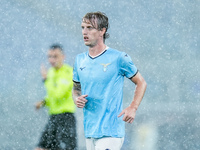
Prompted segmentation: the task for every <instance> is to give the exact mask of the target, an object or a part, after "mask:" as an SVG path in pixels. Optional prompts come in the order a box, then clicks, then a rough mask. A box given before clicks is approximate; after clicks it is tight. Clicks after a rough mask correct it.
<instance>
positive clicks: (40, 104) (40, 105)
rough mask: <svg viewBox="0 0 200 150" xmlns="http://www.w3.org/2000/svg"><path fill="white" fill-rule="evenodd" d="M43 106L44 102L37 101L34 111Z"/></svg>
mask: <svg viewBox="0 0 200 150" xmlns="http://www.w3.org/2000/svg"><path fill="white" fill-rule="evenodd" d="M43 106H44V102H43V101H39V102H37V103H36V104H35V109H36V110H38V109H40V108H41V107H43Z"/></svg>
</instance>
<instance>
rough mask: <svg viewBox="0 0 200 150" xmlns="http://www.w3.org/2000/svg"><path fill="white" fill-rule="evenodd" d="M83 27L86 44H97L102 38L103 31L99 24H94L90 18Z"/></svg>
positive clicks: (84, 22) (92, 45) (83, 23)
mask: <svg viewBox="0 0 200 150" xmlns="http://www.w3.org/2000/svg"><path fill="white" fill-rule="evenodd" d="M81 27H82V35H83V39H84V43H85V45H86V46H89V47H94V46H95V45H97V44H98V42H99V39H100V38H102V31H100V30H98V29H97V28H98V27H97V24H96V23H95V26H92V24H91V23H90V22H89V20H84V21H83V22H82V24H81Z"/></svg>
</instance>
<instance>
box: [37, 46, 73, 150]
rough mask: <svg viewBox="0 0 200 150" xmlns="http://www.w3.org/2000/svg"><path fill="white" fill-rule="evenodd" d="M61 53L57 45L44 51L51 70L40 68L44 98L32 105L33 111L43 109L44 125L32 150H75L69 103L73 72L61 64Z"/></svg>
mask: <svg viewBox="0 0 200 150" xmlns="http://www.w3.org/2000/svg"><path fill="white" fill-rule="evenodd" d="M64 59H65V55H64V51H63V47H62V45H60V44H53V45H52V46H50V48H49V50H48V61H49V63H50V64H51V66H52V67H51V68H50V69H49V70H48V71H47V70H46V68H45V67H44V66H41V75H42V78H43V81H44V85H45V88H46V92H47V95H46V97H45V98H44V100H42V101H39V102H37V103H36V106H35V107H36V109H40V108H41V107H43V106H46V107H47V108H48V111H49V115H50V117H49V120H48V123H47V125H46V127H45V129H44V131H43V133H42V135H41V138H40V141H39V143H38V145H37V148H36V149H35V150H75V149H77V147H76V145H77V141H76V120H75V116H74V112H75V108H76V107H75V104H74V101H73V99H72V87H73V81H72V76H73V69H72V67H71V66H69V65H67V64H64Z"/></svg>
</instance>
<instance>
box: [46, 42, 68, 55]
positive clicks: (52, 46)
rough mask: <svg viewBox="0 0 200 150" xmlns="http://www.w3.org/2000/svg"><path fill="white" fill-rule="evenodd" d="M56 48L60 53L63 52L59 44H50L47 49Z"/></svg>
mask: <svg viewBox="0 0 200 150" xmlns="http://www.w3.org/2000/svg"><path fill="white" fill-rule="evenodd" d="M56 49H59V50H60V51H61V52H62V54H64V50H63V46H62V45H61V44H52V45H51V46H50V47H49V50H56Z"/></svg>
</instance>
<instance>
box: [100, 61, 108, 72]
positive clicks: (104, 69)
mask: <svg viewBox="0 0 200 150" xmlns="http://www.w3.org/2000/svg"><path fill="white" fill-rule="evenodd" d="M101 65H102V66H103V71H104V72H106V70H107V66H108V65H110V63H108V64H101Z"/></svg>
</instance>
